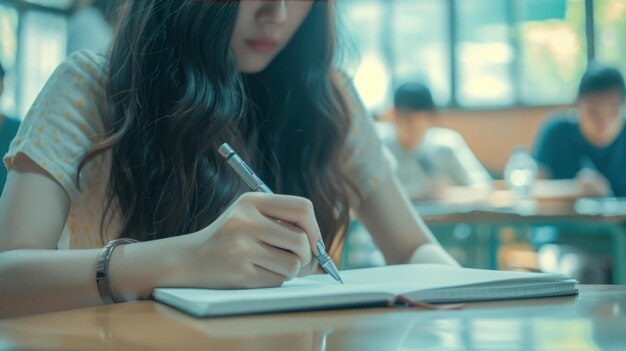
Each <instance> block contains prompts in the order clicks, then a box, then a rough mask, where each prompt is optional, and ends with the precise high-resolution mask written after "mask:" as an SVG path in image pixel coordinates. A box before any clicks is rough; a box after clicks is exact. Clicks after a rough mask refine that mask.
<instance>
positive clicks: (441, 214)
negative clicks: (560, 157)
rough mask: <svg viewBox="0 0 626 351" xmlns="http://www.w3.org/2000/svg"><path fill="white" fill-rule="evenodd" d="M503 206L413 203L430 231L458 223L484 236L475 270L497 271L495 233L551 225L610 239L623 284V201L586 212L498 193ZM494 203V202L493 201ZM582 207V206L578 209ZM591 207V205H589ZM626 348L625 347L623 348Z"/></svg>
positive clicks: (563, 204)
mask: <svg viewBox="0 0 626 351" xmlns="http://www.w3.org/2000/svg"><path fill="white" fill-rule="evenodd" d="M501 193H502V194H504V195H503V196H496V199H497V198H498V197H504V198H505V200H503V201H501V202H500V203H501V204H503V205H504V206H495V205H494V200H493V199H491V200H490V201H487V202H475V203H449V202H447V203H446V202H428V203H416V204H415V208H416V210H417V211H418V213H420V215H421V216H422V218H423V219H424V221H425V222H426V224H427V225H428V226H429V227H430V228H431V229H433V231H435V232H436V231H437V230H442V229H443V230H446V229H449V228H453V227H455V226H456V225H458V224H467V225H470V226H471V227H472V228H473V230H481V231H482V232H483V233H486V234H487V235H488V240H487V242H486V243H485V247H486V249H487V253H486V256H487V257H488V265H487V266H485V267H478V268H489V269H498V268H499V267H498V265H497V256H498V250H499V248H500V242H499V236H498V233H499V231H500V230H501V229H502V228H507V229H513V230H514V231H515V232H516V233H517V234H518V236H519V237H523V236H525V235H526V233H527V232H528V230H529V229H531V228H532V227H538V226H554V227H558V228H560V229H562V230H563V231H565V232H569V233H581V234H584V233H590V234H591V235H594V234H597V233H602V234H603V235H606V236H608V238H609V240H610V243H611V244H610V251H611V252H610V254H611V257H612V258H613V272H612V273H613V282H614V283H617V284H624V283H626V200H625V199H621V200H615V201H616V202H615V206H613V207H615V209H613V210H611V211H598V212H595V213H594V212H593V211H589V204H586V203H587V202H590V201H592V200H589V199H583V200H579V201H577V202H573V201H558V200H550V201H535V200H529V201H518V202H515V201H512V200H511V199H512V197H511V195H510V194H509V193H508V192H502V191H501ZM495 202H498V201H495ZM580 204H582V205H583V206H579V205H580ZM592 207H593V206H592ZM625 349H626V348H625Z"/></svg>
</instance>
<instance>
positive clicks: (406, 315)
mask: <svg viewBox="0 0 626 351" xmlns="http://www.w3.org/2000/svg"><path fill="white" fill-rule="evenodd" d="M625 326H626V286H610V287H609V286H581V289H580V295H579V296H578V297H568V298H551V299H541V300H520V301H508V302H491V303H480V304H469V305H468V306H467V307H466V308H465V309H463V310H459V311H421V310H412V309H406V308H394V309H380V308H379V309H358V310H342V311H320V312H308V313H292V314H274V315H259V316H243V317H231V318H219V319H195V318H193V317H189V316H187V315H185V314H183V313H181V312H178V311H176V310H173V309H171V308H169V307H166V306H164V305H160V304H158V303H155V302H150V301H145V302H131V303H126V304H119V305H112V306H105V307H96V308H86V309H79V310H71V311H66V312H57V313H50V314H43V315H36V316H30V317H22V318H18V319H12V320H4V321H0V349H4V348H6V349H36V350H44V349H45V350H138V349H150V350H196V349H197V350H272V351H275V350H301V351H307V350H311V351H322V350H328V351H330V350H341V351H350V350H359V351H367V350H375V351H380V350H385V351H387V350H446V349H453V350H525V351H532V350H623V349H624V345H626V333H625V331H626V327H625Z"/></svg>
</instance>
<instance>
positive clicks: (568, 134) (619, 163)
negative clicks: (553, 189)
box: [535, 64, 626, 196]
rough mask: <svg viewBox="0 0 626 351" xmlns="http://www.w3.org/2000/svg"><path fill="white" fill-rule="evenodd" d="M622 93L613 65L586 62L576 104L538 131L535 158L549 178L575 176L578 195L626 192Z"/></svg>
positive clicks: (625, 132)
mask: <svg viewBox="0 0 626 351" xmlns="http://www.w3.org/2000/svg"><path fill="white" fill-rule="evenodd" d="M625 92H626V89H625V86H624V78H623V77H622V75H621V73H620V72H619V71H618V70H617V69H615V68H611V67H605V66H602V65H600V64H591V65H590V66H589V68H588V69H587V71H586V72H585V74H584V75H583V77H582V79H581V81H580V86H579V88H578V98H577V100H576V106H575V107H574V108H572V109H570V110H567V111H562V112H557V113H556V114H555V115H554V116H553V117H551V118H550V119H549V120H548V121H547V122H546V124H545V126H544V127H543V128H542V131H541V132H540V133H539V137H538V139H537V142H536V146H535V158H536V159H537V161H538V162H539V163H540V165H541V166H542V167H543V169H544V172H545V174H546V176H547V177H548V178H551V179H576V180H577V181H578V185H579V191H580V195H581V196H610V195H615V196H626V177H625V176H624V174H625V173H624V169H626V128H625V126H624V96H625Z"/></svg>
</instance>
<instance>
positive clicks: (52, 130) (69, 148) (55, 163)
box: [4, 51, 105, 199]
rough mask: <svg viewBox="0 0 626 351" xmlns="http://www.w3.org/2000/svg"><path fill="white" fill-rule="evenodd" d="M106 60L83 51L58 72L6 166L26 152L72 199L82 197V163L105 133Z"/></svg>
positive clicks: (34, 107) (29, 117) (29, 115)
mask: <svg viewBox="0 0 626 351" xmlns="http://www.w3.org/2000/svg"><path fill="white" fill-rule="evenodd" d="M104 66H105V59H104V57H102V56H100V55H96V54H94V53H92V52H89V51H79V52H77V53H75V54H73V55H71V56H70V57H68V58H67V60H66V61H64V62H63V63H62V64H61V65H59V67H58V68H57V69H56V70H55V71H54V73H53V74H52V76H51V77H50V79H49V80H48V82H47V83H46V84H45V86H44V88H43V90H42V91H41V92H40V93H39V95H38V97H37V99H36V100H35V102H34V103H33V105H32V107H31V108H30V110H29V111H28V113H27V115H26V117H25V118H24V121H23V122H22V124H21V126H20V128H19V130H18V132H17V135H16V137H15V139H14V140H13V142H12V143H11V146H10V148H9V151H8V153H7V154H6V155H5V156H4V162H5V165H6V167H7V169H8V170H11V168H12V166H13V160H14V158H15V156H16V155H17V154H19V153H22V154H24V155H26V156H27V157H29V158H30V159H31V160H33V161H34V162H35V163H36V164H37V165H39V166H40V167H41V168H43V169H44V170H45V171H46V172H48V173H49V174H50V175H51V176H52V177H53V178H54V179H55V180H57V181H58V182H59V184H60V185H61V186H62V187H63V188H64V189H65V191H66V192H67V193H68V195H69V196H70V198H72V199H74V198H75V197H76V195H77V194H78V186H77V184H76V178H77V177H76V174H77V170H78V165H79V163H80V161H81V159H82V158H83V156H84V155H85V153H86V152H87V151H88V150H89V149H90V147H91V146H92V145H93V143H94V142H95V141H96V140H97V138H98V137H101V136H102V135H103V134H104V127H103V123H102V113H101V108H100V106H101V101H103V97H104V88H103V81H104V75H103V71H104V68H103V67H104Z"/></svg>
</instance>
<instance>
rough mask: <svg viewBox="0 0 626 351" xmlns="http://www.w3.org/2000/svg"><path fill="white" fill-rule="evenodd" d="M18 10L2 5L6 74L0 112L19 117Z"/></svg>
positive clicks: (1, 57)
mask: <svg viewBox="0 0 626 351" xmlns="http://www.w3.org/2000/svg"><path fill="white" fill-rule="evenodd" d="M17 21H18V16H17V10H16V9H15V8H13V7H10V6H5V5H0V61H1V62H2V66H3V67H4V70H5V72H6V75H5V77H4V93H3V94H2V100H0V111H2V112H3V113H5V114H7V115H9V116H16V115H17V106H16V104H15V101H16V97H15V95H16V90H17V89H16V86H17V79H16V72H15V71H16V70H15V67H16V60H17Z"/></svg>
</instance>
